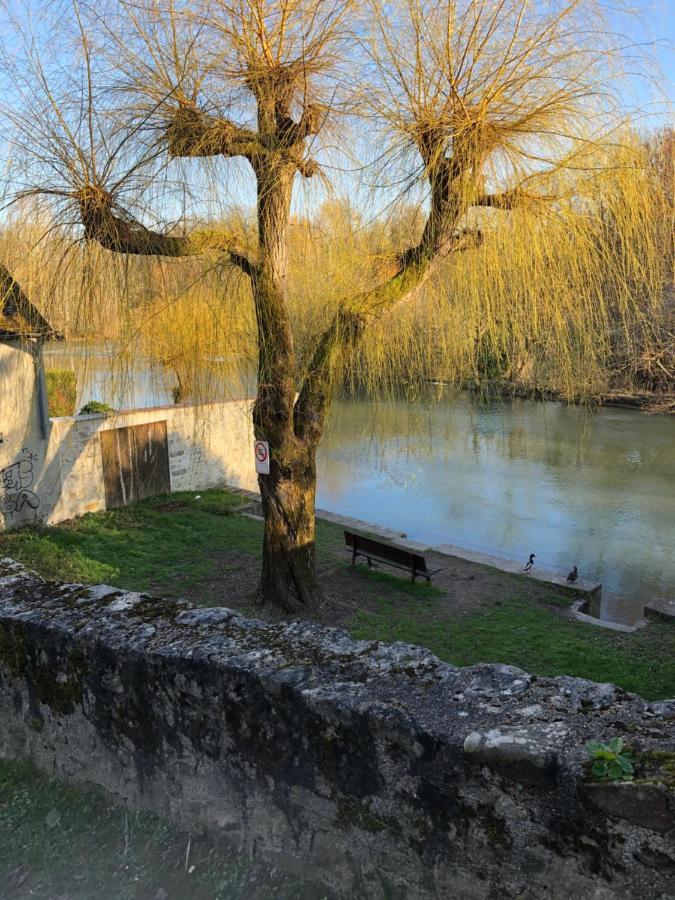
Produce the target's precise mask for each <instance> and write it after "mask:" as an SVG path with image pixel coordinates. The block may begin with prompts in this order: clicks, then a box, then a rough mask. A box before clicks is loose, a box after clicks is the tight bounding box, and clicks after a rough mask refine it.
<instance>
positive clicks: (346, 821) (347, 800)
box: [335, 797, 401, 834]
mask: <svg viewBox="0 0 675 900" xmlns="http://www.w3.org/2000/svg"><path fill="white" fill-rule="evenodd" d="M337 807H338V812H337V818H336V820H335V823H336V825H338V826H339V827H340V828H349V827H352V828H361V829H363V831H370V832H378V831H389V832H391V833H392V834H399V833H400V831H401V823H400V822H399V820H398V819H397V818H396V817H395V816H384V815H382V814H380V813H376V812H374V811H373V809H372V806H371V803H370V801H369V800H367V801H359V800H355V799H354V798H351V797H343V798H341V799H340V800H338V804H337Z"/></svg>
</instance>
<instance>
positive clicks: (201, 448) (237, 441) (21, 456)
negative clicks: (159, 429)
mask: <svg viewBox="0 0 675 900" xmlns="http://www.w3.org/2000/svg"><path fill="white" fill-rule="evenodd" d="M1 350H2V345H1V344H0V351H1ZM8 358H11V360H12V364H13V365H14V366H16V364H17V360H18V361H19V362H22V363H23V365H22V372H23V381H24V382H25V381H26V379H30V378H35V374H34V368H33V363H32V360H30V358H29V357H26V358H25V360H24V358H23V357H21V356H18V355H17V354H16V353H14V354H13V355H12V356H11V357H8ZM0 362H2V360H0ZM14 381H15V383H16V379H14ZM32 392H33V385H32V382H31V384H28V385H26V384H24V387H23V389H22V396H23V397H24V398H25V396H27V395H29V396H31V397H32ZM33 400H34V398H32V399H31V400H30V402H29V403H28V404H27V406H26V410H27V411H26V412H25V414H24V418H26V416H27V419H26V422H23V420H22V421H21V422H19V421H18V419H17V415H13V416H11V417H10V416H8V417H7V419H6V422H7V426H5V427H7V428H8V433H11V434H12V436H13V437H12V440H11V441H10V442H9V443H8V444H0V470H1V471H2V472H5V471H6V472H8V473H9V475H8V478H10V477H13V476H14V475H15V474H16V476H17V478H15V479H13V480H12V486H13V485H14V482H15V481H16V482H17V484H18V483H19V482H20V484H19V488H20V489H21V490H23V491H24V497H23V503H22V506H21V509H16V507H17V502H16V501H12V500H11V498H10V500H9V502H8V501H5V502H4V504H3V502H2V500H0V529H2V528H3V527H14V526H16V525H20V524H25V523H26V522H27V521H34V520H35V521H45V522H47V523H49V524H54V523H56V522H61V521H63V520H64V519H69V518H72V517H74V516H79V515H83V514H84V513H86V512H93V511H94V510H99V509H105V489H104V483H103V468H102V461H101V445H100V441H99V435H100V432H101V431H105V430H109V429H114V428H125V427H127V426H132V425H140V424H146V423H150V422H161V421H165V422H166V423H167V441H168V450H169V463H170V478H171V490H172V491H180V490H199V489H204V488H207V487H212V486H215V485H219V484H223V483H227V484H231V485H233V486H236V487H243V488H249V489H254V488H255V487H256V475H255V466H254V462H253V426H252V423H251V404H252V401H248V400H233V401H230V402H227V403H212V404H206V405H204V406H164V407H154V408H152V409H137V410H129V411H126V412H119V413H114V414H111V415H107V416H106V415H89V416H74V417H67V418H57V419H51V420H50V422H49V428H48V432H45V434H44V435H43V434H42V432H41V430H40V427H39V417H38V414H37V405H36V404H35V403H34V402H33ZM3 404H4V400H3ZM10 406H11V404H9V403H8V404H7V405H6V406H5V407H4V408H7V409H9V408H10ZM10 419H11V421H10ZM19 475H21V478H20V479H19V478H18V476H19ZM0 488H2V484H0ZM26 492H28V493H26ZM8 493H11V492H8ZM15 495H16V492H14V493H12V496H15Z"/></svg>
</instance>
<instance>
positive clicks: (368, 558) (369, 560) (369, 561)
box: [366, 556, 373, 569]
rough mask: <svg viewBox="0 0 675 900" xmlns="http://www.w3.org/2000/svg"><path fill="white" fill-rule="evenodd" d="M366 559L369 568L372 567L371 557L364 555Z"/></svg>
mask: <svg viewBox="0 0 675 900" xmlns="http://www.w3.org/2000/svg"><path fill="white" fill-rule="evenodd" d="M366 559H367V560H368V568H369V569H372V568H373V561H372V559H371V558H370V557H369V556H366Z"/></svg>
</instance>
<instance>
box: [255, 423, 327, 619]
mask: <svg viewBox="0 0 675 900" xmlns="http://www.w3.org/2000/svg"><path fill="white" fill-rule="evenodd" d="M291 444H292V445H291V446H290V447H282V448H271V450H272V452H271V467H270V474H269V475H259V476H258V484H259V486H260V496H261V497H262V505H263V515H264V517H265V533H264V539H263V560H262V574H261V578H260V586H259V588H258V598H257V599H258V603H259V604H261V605H265V604H270V605H272V606H276V607H278V608H280V609H282V610H283V611H284V612H287V613H299V612H303V611H306V610H307V609H309V608H311V607H315V606H316V605H318V603H319V600H320V591H319V584H318V580H317V577H316V568H315V554H314V501H315V495H316V462H315V459H316V449H315V447H313V446H311V445H310V444H309V443H308V442H301V441H299V440H297V439H294V440H293V441H292V442H291Z"/></svg>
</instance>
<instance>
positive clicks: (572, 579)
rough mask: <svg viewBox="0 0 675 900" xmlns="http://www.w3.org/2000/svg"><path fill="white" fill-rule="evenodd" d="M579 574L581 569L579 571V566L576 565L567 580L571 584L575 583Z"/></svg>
mask: <svg viewBox="0 0 675 900" xmlns="http://www.w3.org/2000/svg"><path fill="white" fill-rule="evenodd" d="M578 575H579V571H578V569H577V567H576V566H575V567H574V568H573V569H572V571H571V572H570V574H569V575H568V576H567V580H568V581H569V582H570V584H573V583H574V582H575V581H576V580H577V576H578Z"/></svg>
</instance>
